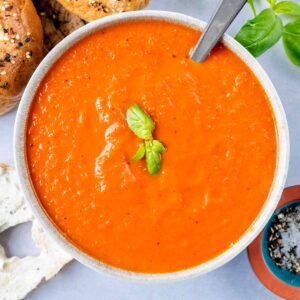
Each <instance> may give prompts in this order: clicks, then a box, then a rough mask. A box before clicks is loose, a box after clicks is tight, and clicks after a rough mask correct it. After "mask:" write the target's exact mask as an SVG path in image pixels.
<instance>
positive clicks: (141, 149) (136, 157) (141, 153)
mask: <svg viewBox="0 0 300 300" xmlns="http://www.w3.org/2000/svg"><path fill="white" fill-rule="evenodd" d="M145 153H146V148H145V144H141V145H140V147H139V149H138V151H137V152H136V153H135V155H134V156H133V157H132V159H131V160H133V161H137V160H140V159H142V158H143V157H144V156H145Z"/></svg>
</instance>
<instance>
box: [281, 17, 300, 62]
mask: <svg viewBox="0 0 300 300" xmlns="http://www.w3.org/2000/svg"><path fill="white" fill-rule="evenodd" d="M283 46H284V49H285V52H286V54H287V56H288V57H289V59H290V60H291V61H292V62H293V63H294V64H295V65H297V66H299V67H300V19H297V20H296V21H294V22H291V23H289V24H287V25H285V26H284V29H283Z"/></svg>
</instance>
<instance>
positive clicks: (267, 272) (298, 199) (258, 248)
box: [248, 185, 300, 300]
mask: <svg viewBox="0 0 300 300" xmlns="http://www.w3.org/2000/svg"><path fill="white" fill-rule="evenodd" d="M299 204H300V185H296V186H291V187H288V188H286V189H284V191H283V194H282V197H281V199H280V202H279V204H278V206H277V209H276V211H275V212H274V214H273V216H272V217H271V219H270V220H269V222H268V224H267V225H266V227H265V228H264V230H263V231H262V233H261V234H260V235H259V236H258V237H257V238H256V239H255V241H254V242H253V243H252V244H251V245H250V246H249V247H248V257H249V260H250V264H251V266H252V268H253V270H254V272H255V273H256V275H257V277H258V279H259V280H260V281H261V282H262V283H263V284H264V285H265V286H266V287H267V288H268V289H269V290H270V291H272V292H273V293H275V294H277V295H278V296H280V297H282V298H284V299H293V300H295V299H300V275H296V274H293V273H291V272H289V271H287V270H284V269H281V268H279V267H278V266H277V265H276V264H275V263H274V262H273V260H272V258H271V257H270V255H269V250H268V234H269V229H270V226H271V224H272V222H273V220H274V218H275V217H276V216H277V215H278V214H279V213H280V212H282V211H284V210H285V209H286V208H288V207H291V206H296V205H299Z"/></svg>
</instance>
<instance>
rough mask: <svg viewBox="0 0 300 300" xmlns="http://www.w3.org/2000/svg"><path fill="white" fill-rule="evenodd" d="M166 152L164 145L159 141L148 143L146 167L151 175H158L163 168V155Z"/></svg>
mask: <svg viewBox="0 0 300 300" xmlns="http://www.w3.org/2000/svg"><path fill="white" fill-rule="evenodd" d="M164 151H165V147H164V146H163V144H162V143H161V142H160V141H158V140H154V141H147V142H146V165H147V170H148V172H149V173H150V174H151V175H154V174H156V173H157V172H158V171H159V170H160V167H161V153H162V152H164Z"/></svg>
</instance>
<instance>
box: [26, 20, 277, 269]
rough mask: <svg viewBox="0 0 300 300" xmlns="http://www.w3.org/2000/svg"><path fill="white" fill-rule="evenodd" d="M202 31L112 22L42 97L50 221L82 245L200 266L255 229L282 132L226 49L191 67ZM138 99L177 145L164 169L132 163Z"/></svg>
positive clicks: (35, 143)
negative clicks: (130, 120)
mask: <svg viewBox="0 0 300 300" xmlns="http://www.w3.org/2000/svg"><path fill="white" fill-rule="evenodd" d="M199 34H200V33H199V32H198V31H196V30H193V29H190V28H187V27H184V26H181V25H176V24H171V23H164V22H160V21H137V22H129V23H125V24H120V25H116V26H113V27H109V28H106V29H104V30H101V31H99V32H97V33H95V34H93V35H91V36H89V37H87V38H85V39H83V40H82V41H80V42H79V43H78V44H76V45H75V46H73V47H72V48H71V49H70V50H68V51H67V52H66V53H65V54H63V55H62V57H61V58H60V59H59V60H58V61H57V62H56V63H55V65H54V66H53V67H52V68H51V69H50V71H49V72H48V74H47V75H46V77H45V78H44V80H43V82H42V84H41V85H40V87H39V90H38V92H37V94H36V96H35V99H34V101H33V104H32V107H31V111H30V115H29V119H28V125H27V139H26V147H27V148H26V149H27V159H28V166H29V170H30V174H31V178H32V182H33V185H34V188H35V190H36V193H37V195H38V197H39V199H40V201H41V203H42V205H43V207H44V208H45V210H46V211H47V213H48V215H49V217H50V218H51V219H52V221H53V222H54V223H55V224H56V225H57V227H58V228H59V229H60V230H61V232H62V233H63V234H64V235H65V236H66V237H67V238H68V239H69V240H70V241H72V242H73V243H74V244H75V245H77V246H78V247H79V248H81V249H82V250H83V251H85V252H86V253H88V254H90V255H92V256H93V257H95V258H97V259H99V260H101V261H103V262H105V263H107V264H110V265H113V266H116V267H119V268H122V269H126V270H131V271H138V272H146V273H150V272H151V273H152V272H153V273H160V272H172V271H177V270H182V269H186V268H190V267H193V266H196V265H198V264H200V263H203V262H206V261H208V260H210V259H212V258H214V257H215V256H217V255H219V254H221V253H222V252H224V251H225V250H227V249H228V248H229V247H231V246H232V245H233V244H234V243H235V242H237V241H238V240H239V239H240V238H241V236H242V235H243V234H244V233H245V232H246V231H247V229H249V228H250V226H251V224H252V223H253V221H254V220H255V218H256V217H257V215H258V214H259V212H260V210H261V209H262V207H263V205H264V201H265V199H266V197H267V196H268V193H269V189H270V186H271V184H272V181H273V176H274V171H275V166H276V126H275V122H274V118H273V112H272V109H271V107H270V104H269V101H268V98H267V96H266V94H265V92H264V90H263V88H262V86H261V85H260V83H259V81H258V80H257V79H256V77H255V76H254V74H253V73H252V72H251V71H250V70H249V68H248V67H247V66H246V65H245V64H244V63H243V62H242V61H241V60H240V59H239V58H238V57H237V56H236V55H235V54H233V53H232V52H231V51H230V50H228V49H227V48H225V47H224V46H222V45H219V46H217V48H216V49H215V50H214V51H213V53H212V54H211V55H210V57H209V58H208V59H207V60H206V61H205V62H204V63H202V64H197V63H195V62H193V61H191V60H190V59H189V57H188V53H189V51H190V49H191V48H192V47H193V45H195V43H196V41H197V39H198V37H199ZM133 103H139V104H140V105H141V107H143V109H144V110H145V111H147V112H148V113H149V114H150V115H151V117H152V118H153V120H154V121H155V123H156V129H155V131H154V136H155V137H157V138H159V139H160V140H161V141H162V142H163V143H164V145H165V146H166V147H167V151H166V152H165V153H164V154H163V156H162V169H161V171H160V172H159V173H158V174H157V175H150V174H149V173H148V172H147V171H146V170H145V161H144V160H140V161H138V162H132V161H131V157H132V156H133V155H134V154H135V152H136V150H137V148H138V146H139V145H140V143H141V140H140V139H139V138H138V137H137V136H135V134H134V133H133V132H132V131H131V130H130V129H129V128H128V125H127V122H126V111H127V109H128V107H129V106H130V105H132V104H133Z"/></svg>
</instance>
